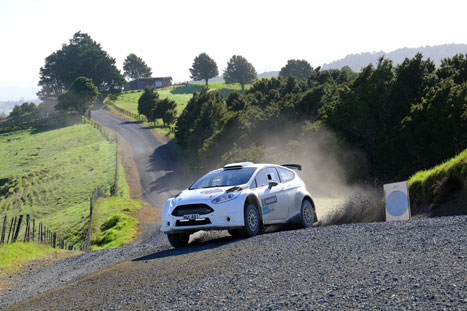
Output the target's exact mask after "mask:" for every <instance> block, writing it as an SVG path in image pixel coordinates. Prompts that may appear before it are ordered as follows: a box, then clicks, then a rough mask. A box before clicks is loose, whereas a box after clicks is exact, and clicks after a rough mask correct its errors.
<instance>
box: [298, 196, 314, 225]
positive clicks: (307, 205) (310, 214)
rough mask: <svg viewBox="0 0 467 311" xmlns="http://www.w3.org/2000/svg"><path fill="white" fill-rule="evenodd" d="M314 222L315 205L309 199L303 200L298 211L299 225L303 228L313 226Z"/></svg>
mask: <svg viewBox="0 0 467 311" xmlns="http://www.w3.org/2000/svg"><path fill="white" fill-rule="evenodd" d="M314 222H315V207H314V206H313V203H311V202H310V201H309V200H303V202H302V209H301V212H300V225H301V226H302V227H303V228H309V227H311V226H313V223H314Z"/></svg>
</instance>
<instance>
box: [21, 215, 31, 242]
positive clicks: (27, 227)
mask: <svg viewBox="0 0 467 311" xmlns="http://www.w3.org/2000/svg"><path fill="white" fill-rule="evenodd" d="M30 224H31V220H30V218H29V214H27V215H26V228H25V229H24V240H23V242H29V226H30Z"/></svg>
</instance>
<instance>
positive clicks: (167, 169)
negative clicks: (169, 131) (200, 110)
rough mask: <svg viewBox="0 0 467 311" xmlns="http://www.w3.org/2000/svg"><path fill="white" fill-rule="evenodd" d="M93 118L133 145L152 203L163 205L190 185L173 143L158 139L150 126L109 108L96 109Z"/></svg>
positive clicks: (144, 188)
mask: <svg viewBox="0 0 467 311" xmlns="http://www.w3.org/2000/svg"><path fill="white" fill-rule="evenodd" d="M92 119H93V120H95V121H97V122H98V123H100V124H101V125H103V126H105V127H107V128H110V129H111V130H113V131H114V132H117V133H118V134H119V135H120V136H121V137H123V138H124V139H125V140H126V141H127V142H128V143H129V144H130V147H131V149H132V151H133V159H134V161H135V163H136V166H137V169H138V173H139V177H140V183H141V188H142V196H143V199H145V200H146V201H147V202H149V203H151V205H152V206H154V207H159V208H162V205H164V203H165V201H167V199H169V198H171V197H172V196H174V195H176V194H177V193H179V192H180V191H181V190H183V189H186V188H187V187H188V186H189V185H190V181H191V178H187V174H186V170H185V169H184V168H183V165H182V164H181V163H180V162H179V161H176V159H175V157H173V156H172V152H171V150H170V147H169V145H168V144H162V143H161V142H160V141H158V140H157V139H156V137H155V136H154V134H153V133H151V130H150V129H149V128H147V127H143V126H141V125H140V124H139V123H138V122H134V121H128V120H126V119H123V118H121V117H118V116H116V115H114V114H111V113H109V112H107V111H105V110H98V111H93V112H92Z"/></svg>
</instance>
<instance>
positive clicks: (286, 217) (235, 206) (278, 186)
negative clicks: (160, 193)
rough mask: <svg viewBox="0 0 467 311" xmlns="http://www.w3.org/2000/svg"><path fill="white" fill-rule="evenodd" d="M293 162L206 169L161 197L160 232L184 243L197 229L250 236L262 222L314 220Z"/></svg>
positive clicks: (175, 242)
mask: <svg viewBox="0 0 467 311" xmlns="http://www.w3.org/2000/svg"><path fill="white" fill-rule="evenodd" d="M290 168H293V169H299V170H301V166H300V165H298V164H285V165H276V164H253V163H251V162H244V163H232V164H228V165H226V166H224V167H223V168H221V169H217V170H214V171H211V172H209V173H208V174H206V175H204V176H203V177H201V178H200V179H199V180H198V181H196V182H195V183H194V184H193V185H191V186H190V187H189V188H188V189H186V190H184V191H183V192H181V193H180V194H178V195H177V196H175V197H174V198H170V199H168V200H167V202H165V204H164V207H163V208H162V224H161V231H162V232H165V233H167V237H168V239H169V242H170V244H171V245H172V246H174V247H183V246H186V245H187V244H188V240H189V238H190V234H192V233H194V232H196V231H199V230H225V229H227V230H228V231H229V233H230V234H231V235H233V236H240V235H242V236H254V235H256V234H258V232H259V230H260V229H261V228H263V227H264V226H267V225H272V224H280V223H287V222H292V223H298V224H300V225H301V226H302V227H305V228H306V227H310V226H312V225H313V223H314V222H316V221H317V218H316V212H315V205H314V203H313V199H312V197H311V195H310V193H309V192H308V191H307V190H306V187H305V184H304V182H303V181H302V180H301V179H300V177H298V175H297V174H296V173H295V172H294V171H293V170H291V169H290Z"/></svg>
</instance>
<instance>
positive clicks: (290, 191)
mask: <svg viewBox="0 0 467 311" xmlns="http://www.w3.org/2000/svg"><path fill="white" fill-rule="evenodd" d="M277 171H278V172H279V177H280V178H281V185H280V186H281V190H283V191H284V192H285V195H286V196H287V201H288V213H289V216H292V215H295V214H296V213H297V212H298V211H299V209H300V206H299V204H297V202H296V198H295V194H296V193H297V189H298V188H299V186H300V185H299V184H298V183H296V182H294V179H295V173H294V172H293V171H291V170H289V169H285V168H283V167H278V168H277Z"/></svg>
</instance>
